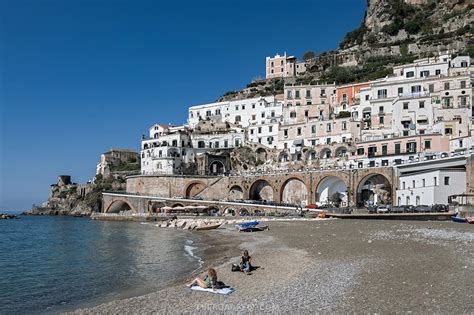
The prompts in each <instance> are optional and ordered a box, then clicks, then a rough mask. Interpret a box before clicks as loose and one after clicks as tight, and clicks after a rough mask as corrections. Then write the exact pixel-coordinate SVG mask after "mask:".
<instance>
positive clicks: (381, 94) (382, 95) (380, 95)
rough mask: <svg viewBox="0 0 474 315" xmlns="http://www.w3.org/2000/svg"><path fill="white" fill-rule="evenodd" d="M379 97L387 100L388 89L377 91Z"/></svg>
mask: <svg viewBox="0 0 474 315" xmlns="http://www.w3.org/2000/svg"><path fill="white" fill-rule="evenodd" d="M377 97H378V98H387V90H386V89H383V90H378V91H377Z"/></svg>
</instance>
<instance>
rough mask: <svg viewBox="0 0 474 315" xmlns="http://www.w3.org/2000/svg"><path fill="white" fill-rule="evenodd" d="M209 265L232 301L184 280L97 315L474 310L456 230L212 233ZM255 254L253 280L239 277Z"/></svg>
mask: <svg viewBox="0 0 474 315" xmlns="http://www.w3.org/2000/svg"><path fill="white" fill-rule="evenodd" d="M207 237H209V239H208V240H206V241H207V242H209V243H208V245H206V246H205V248H204V249H202V251H201V250H198V252H200V253H204V256H203V257H202V258H203V259H204V264H203V266H202V267H201V268H200V269H199V270H197V271H195V273H193V274H192V275H189V278H186V280H185V281H188V280H189V279H191V278H193V277H195V276H196V275H198V274H199V275H202V273H203V271H204V270H206V268H207V267H210V266H212V267H215V268H216V270H217V272H218V279H219V280H222V281H224V282H225V283H226V284H227V285H230V286H232V287H234V288H236V291H235V292H234V293H232V294H231V295H229V296H219V295H216V294H208V293H202V292H193V291H191V290H188V289H186V288H185V287H184V284H185V281H178V282H177V283H174V284H173V285H171V286H170V287H167V288H165V289H162V290H159V291H156V292H152V293H149V294H146V295H143V296H138V297H132V298H128V299H124V300H116V301H112V302H109V303H105V304H101V305H98V306H95V307H92V308H86V309H77V310H75V311H74V312H72V313H73V314H89V313H104V312H105V313H131V312H132V313H144V312H146V313H150V312H159V313H163V312H164V313H195V312H200V313H211V312H216V311H217V312H218V313H225V312H227V313H229V312H232V313H235V312H250V313H255V312H258V313H275V312H276V313H284V312H290V311H293V312H294V311H298V312H299V313H314V312H354V311H356V312H393V311H400V312H408V311H415V312H438V313H439V312H447V313H451V312H456V313H465V312H468V311H470V310H471V311H472V309H473V308H474V302H473V301H472V296H469V292H470V291H469V290H470V289H469V288H471V283H470V282H469V281H470V280H469V279H470V278H469V275H470V273H469V271H470V270H472V269H473V268H474V253H473V252H472V250H470V251H469V250H468V248H472V243H473V242H474V232H473V230H472V229H470V228H469V225H460V224H456V223H449V222H434V221H433V222H405V221H404V222H402V221H378V222H374V221H357V222H355V221H350V222H349V221H346V220H321V221H315V222H301V221H300V222H298V221H296V222H270V231H264V232H259V233H238V232H234V231H232V230H231V229H223V230H219V232H218V233H216V232H210V233H206V234H205V237H204V238H207ZM243 248H245V249H248V250H249V252H250V255H251V256H252V257H253V258H252V259H253V264H254V265H256V266H261V267H262V268H259V269H257V270H256V271H254V272H253V273H252V275H250V276H246V275H245V274H243V273H240V272H231V271H230V267H231V263H236V262H238V259H239V256H240V253H241V250H242V249H243ZM463 249H465V250H463Z"/></svg>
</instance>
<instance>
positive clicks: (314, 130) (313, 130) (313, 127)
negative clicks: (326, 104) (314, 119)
mask: <svg viewBox="0 0 474 315" xmlns="http://www.w3.org/2000/svg"><path fill="white" fill-rule="evenodd" d="M311 133H316V125H312V126H311Z"/></svg>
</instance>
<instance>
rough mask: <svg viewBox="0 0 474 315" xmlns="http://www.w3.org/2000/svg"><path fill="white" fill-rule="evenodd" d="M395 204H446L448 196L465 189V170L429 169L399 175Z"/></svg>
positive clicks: (460, 192)
mask: <svg viewBox="0 0 474 315" xmlns="http://www.w3.org/2000/svg"><path fill="white" fill-rule="evenodd" d="M399 180H400V182H399V187H400V188H399V189H398V190H397V191H396V204H397V205H399V206H405V205H407V206H418V205H429V206H430V205H434V204H448V197H449V196H451V195H456V194H462V193H463V192H464V191H465V189H466V171H465V170H457V169H442V170H429V171H424V172H418V173H415V174H410V175H403V176H400V179H399Z"/></svg>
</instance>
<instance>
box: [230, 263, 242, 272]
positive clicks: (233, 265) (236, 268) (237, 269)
mask: <svg viewBox="0 0 474 315" xmlns="http://www.w3.org/2000/svg"><path fill="white" fill-rule="evenodd" d="M231 270H232V271H240V267H239V266H238V265H236V264H232V269H231Z"/></svg>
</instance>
